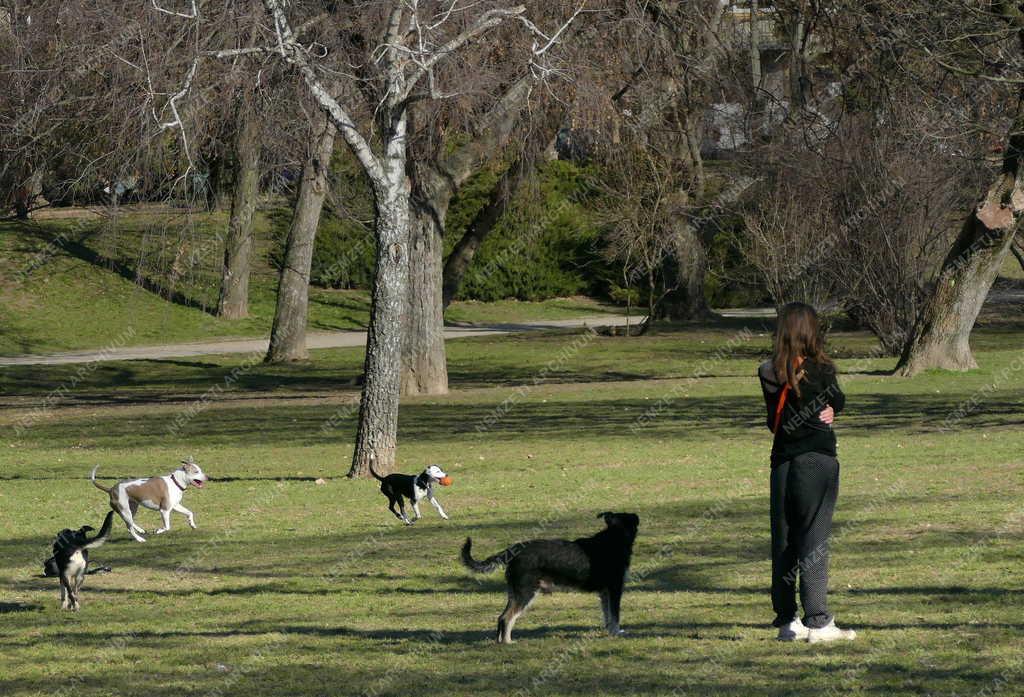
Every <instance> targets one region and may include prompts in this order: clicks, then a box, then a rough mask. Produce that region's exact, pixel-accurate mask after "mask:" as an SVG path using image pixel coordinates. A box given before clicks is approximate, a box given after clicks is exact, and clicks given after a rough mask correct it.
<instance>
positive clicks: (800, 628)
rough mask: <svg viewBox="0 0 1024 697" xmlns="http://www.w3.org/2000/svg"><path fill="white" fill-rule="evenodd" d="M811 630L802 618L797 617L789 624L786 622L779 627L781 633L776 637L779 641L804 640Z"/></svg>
mask: <svg viewBox="0 0 1024 697" xmlns="http://www.w3.org/2000/svg"><path fill="white" fill-rule="evenodd" d="M810 631H811V630H809V629H808V628H807V627H805V626H804V623H803V622H801V621H800V618H799V617H797V618H796V619H795V620H793V621H792V622H790V623H789V624H784V625H782V626H781V627H779V635H778V636H777V637H775V638H776V639H778V640H779V641H797V640H800V641H803V640H804V639H806V638H807V636H808V634H809V632H810Z"/></svg>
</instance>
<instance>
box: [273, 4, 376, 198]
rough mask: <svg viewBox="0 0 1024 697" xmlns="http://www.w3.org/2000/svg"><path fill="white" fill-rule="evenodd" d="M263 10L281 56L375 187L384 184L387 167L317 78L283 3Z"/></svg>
mask: <svg viewBox="0 0 1024 697" xmlns="http://www.w3.org/2000/svg"><path fill="white" fill-rule="evenodd" d="M263 6H264V7H265V8H266V9H267V12H268V13H269V14H270V16H271V17H272V18H273V20H274V31H275V33H276V34H277V45H278V52H279V53H280V54H281V57H282V58H283V59H284V60H285V61H286V62H287V63H289V64H291V65H293V66H295V67H296V68H298V70H299V73H300V74H301V75H302V78H303V80H305V82H306V86H307V87H308V88H309V91H310V93H312V95H313V97H314V99H316V100H317V102H318V103H319V104H320V106H321V108H323V109H324V110H325V111H326V112H327V113H328V115H329V116H330V118H331V120H332V121H333V122H334V125H335V127H337V129H338V131H339V132H340V133H341V135H342V137H343V138H344V139H345V142H346V143H348V145H349V147H350V148H352V152H353V153H354V154H355V156H356V157H357V158H358V159H359V163H360V164H361V165H362V167H363V169H364V170H366V174H367V176H369V177H370V179H371V180H372V181H373V182H374V183H375V184H381V183H383V182H384V167H383V164H382V163H381V161H380V159H379V158H378V157H377V156H376V155H375V154H374V152H373V149H372V148H371V147H370V143H369V142H368V141H367V140H366V138H364V137H363V135H362V133H360V132H359V130H358V129H357V128H356V126H355V122H354V121H353V119H352V118H351V117H350V116H349V115H348V112H347V110H346V109H345V107H344V106H343V105H342V104H341V103H339V102H338V100H337V99H335V98H334V96H333V95H331V93H330V92H329V91H328V90H327V88H326V87H325V86H324V85H323V83H322V82H321V81H320V78H319V77H317V74H316V71H315V70H313V66H311V65H310V64H309V61H308V60H307V59H306V54H305V51H304V50H303V48H302V46H300V45H299V44H298V42H297V41H296V40H295V35H294V33H293V32H292V29H291V25H290V24H289V23H288V17H287V16H286V15H285V12H284V8H283V7H282V3H281V0H263Z"/></svg>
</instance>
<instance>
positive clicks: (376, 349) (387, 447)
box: [348, 172, 409, 477]
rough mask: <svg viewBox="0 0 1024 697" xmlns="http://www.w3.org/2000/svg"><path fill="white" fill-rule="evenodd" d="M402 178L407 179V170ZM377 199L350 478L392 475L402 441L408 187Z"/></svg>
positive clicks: (400, 186)
mask: <svg viewBox="0 0 1024 697" xmlns="http://www.w3.org/2000/svg"><path fill="white" fill-rule="evenodd" d="M392 176H394V173H392ZM401 176H402V178H403V179H404V172H403V173H402V174H401ZM377 201H378V202H377V223H376V232H377V263H376V268H375V271H374V284H373V299H372V302H371V307H370V327H369V330H368V331H367V336H366V360H365V363H364V375H365V380H364V382H363V394H362V398H361V400H360V403H359V430H358V432H357V433H356V446H355V451H354V452H353V454H352V468H351V469H350V470H349V473H348V476H349V477H367V476H369V475H370V468H371V467H372V468H373V471H375V472H377V474H379V475H382V476H383V475H387V474H388V473H390V472H391V470H392V469H393V468H394V466H395V451H396V448H397V440H398V403H399V388H400V379H401V372H402V338H403V337H402V334H403V332H402V320H403V314H404V310H405V306H406V302H407V297H406V296H407V292H408V290H407V288H408V284H409V254H408V249H409V245H408V242H409V194H408V190H407V189H406V184H405V183H404V181H403V182H396V181H394V180H392V181H391V186H390V190H389V191H387V192H381V194H380V195H378V198H377Z"/></svg>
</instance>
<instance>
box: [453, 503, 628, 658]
mask: <svg viewBox="0 0 1024 697" xmlns="http://www.w3.org/2000/svg"><path fill="white" fill-rule="evenodd" d="M597 517H598V518H604V522H605V525H606V526H607V527H606V528H605V529H604V530H602V531H601V532H599V533H597V534H596V535H594V536H593V537H582V538H580V539H578V540H572V541H569V540H530V541H529V542H519V543H516V544H514V545H512V546H511V547H509V548H508V549H505V550H503V551H501V552H498V553H497V554H495V555H494V556H493V557H488V558H487V559H484V560H483V561H475V560H474V559H473V556H472V554H471V550H472V546H473V540H472V539H471V538H468V537H467V538H466V544H464V545H463V546H462V563H463V564H465V565H466V566H467V567H468V568H470V569H472V570H473V571H476V572H479V573H489V572H491V571H494V570H495V569H497V568H498V567H499V566H501V565H504V566H505V580H506V581H508V605H506V606H505V610H504V611H503V612H502V613H501V615H499V616H498V636H497V639H498V643H499V644H511V643H512V627H513V626H514V625H515V623H516V620H517V619H519V616H520V615H522V614H523V613H524V612H526V608H528V607H529V606H530V603H532V602H533V600H534V598H535V597H536V596H537V591H543V592H545V593H550V592H551V591H552V590H553V587H554V586H570V587H572V588H577V589H579V590H582V591H588V592H596V593H599V594H600V596H601V609H602V611H603V612H604V626H605V628H606V629H607V630H608V633H609V634H611V635H612V636H618V635H620V634H622V633H623V631H622V629H620V628H619V605H620V603H621V601H622V589H623V585H624V584H625V582H626V572H627V571H628V570H629V561H630V558H631V557H632V555H633V542H634V540H636V533H637V529H638V528H639V527H640V516H638V515H636V514H635V513H601V514H600V515H598V516H597Z"/></svg>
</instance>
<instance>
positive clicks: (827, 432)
mask: <svg viewBox="0 0 1024 697" xmlns="http://www.w3.org/2000/svg"><path fill="white" fill-rule="evenodd" d="M824 344H825V341H824V337H823V336H822V333H821V326H820V323H819V321H818V315H817V313H816V312H815V311H814V308H813V307H811V306H810V305H805V304H804V303H790V304H788V305H786V306H785V307H783V308H782V310H781V311H780V312H779V321H778V327H777V328H776V330H775V347H774V353H773V355H772V358H771V360H769V361H765V362H764V363H762V364H761V367H760V368H759V369H758V377H760V379H761V390H762V392H763V393H764V403H765V407H766V408H767V412H768V428H769V429H770V430H771V431H772V432H773V433H774V434H775V440H774V442H773V443H772V457H771V462H772V473H771V527H772V607H773V609H774V610H775V621H774V622H773V623H772V624H773V626H775V627H778V629H779V635H778V638H779V639H780V640H781V641H795V640H797V639H806V640H807V641H809V642H811V643H815V642H819V641H835V640H837V639H853V638H855V637H856V636H857V635H856V633H855V632H854V631H853V630H852V629H840V628H839V627H837V626H836V623H835V619H834V618H833V616H832V614H831V613H829V611H828V599H827V593H828V540H829V537H830V536H831V534H832V513H833V511H834V510H835V505H836V497H837V495H838V494H839V461H838V460H836V436H835V433H834V432H833V431H832V419H833V418H834V416H835V414H838V413H839V412H840V411H841V410H842V408H843V405H844V404H845V402H846V396H845V395H844V394H843V392H842V390H841V389H839V383H838V382H837V381H836V369H835V366H834V365H833V363H832V361H831V359H829V357H828V356H826V355H825V351H824ZM797 578H799V579H800V605H801V606H802V607H803V611H804V621H803V622H801V621H800V617H799V615H798V611H797V603H796V589H797V585H796V584H797Z"/></svg>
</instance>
